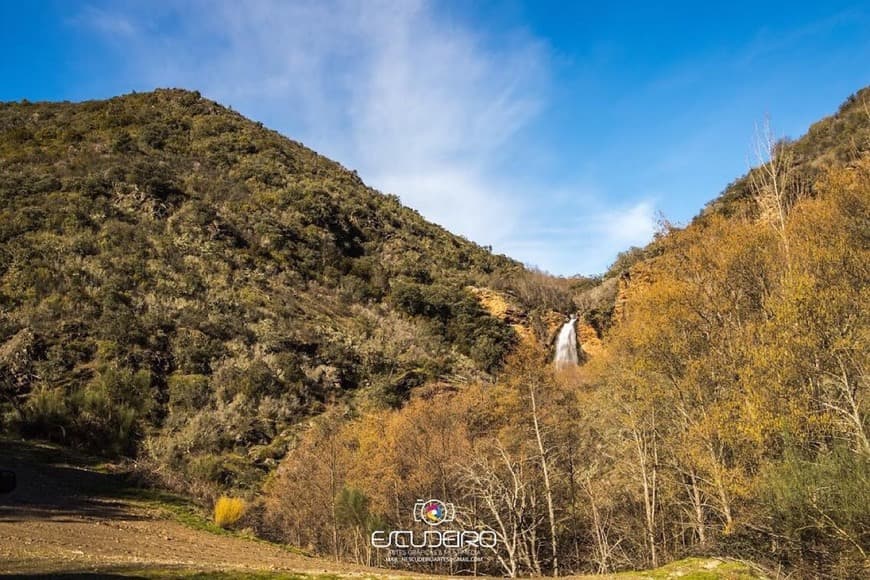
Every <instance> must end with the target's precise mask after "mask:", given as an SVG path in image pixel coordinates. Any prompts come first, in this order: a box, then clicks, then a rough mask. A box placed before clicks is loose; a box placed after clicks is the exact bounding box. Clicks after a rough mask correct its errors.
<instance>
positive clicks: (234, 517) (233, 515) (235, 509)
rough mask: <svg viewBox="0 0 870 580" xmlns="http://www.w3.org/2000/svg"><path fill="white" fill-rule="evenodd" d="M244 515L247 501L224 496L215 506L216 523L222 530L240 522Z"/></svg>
mask: <svg viewBox="0 0 870 580" xmlns="http://www.w3.org/2000/svg"><path fill="white" fill-rule="evenodd" d="M244 513H245V500H243V499H241V498H238V497H227V496H225V495H224V496H221V497H219V498H218V500H217V501H216V502H215V504H214V523H216V524H217V525H219V526H220V527H222V528H229V527H231V526H232V525H233V524H235V523H236V522H238V521H239V520H240V519H241V517H242V516H243V515H244Z"/></svg>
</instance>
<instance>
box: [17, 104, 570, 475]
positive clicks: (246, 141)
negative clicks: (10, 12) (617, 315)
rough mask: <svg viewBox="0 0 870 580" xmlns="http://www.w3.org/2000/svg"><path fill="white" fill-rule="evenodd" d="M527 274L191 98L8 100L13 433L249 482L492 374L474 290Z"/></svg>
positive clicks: (491, 345) (296, 148)
mask: <svg viewBox="0 0 870 580" xmlns="http://www.w3.org/2000/svg"><path fill="white" fill-rule="evenodd" d="M524 275H525V274H524V270H523V269H522V267H521V266H520V265H519V264H517V263H516V262H514V261H512V260H509V259H507V258H505V257H503V256H496V255H493V254H492V253H490V252H489V251H488V250H486V249H484V248H481V247H479V246H477V245H475V244H473V243H471V242H469V241H467V240H465V239H463V238H460V237H457V236H455V235H452V234H450V233H449V232H447V231H446V230H444V229H443V228H441V227H439V226H436V225H434V224H432V223H429V222H427V221H425V220H424V219H423V218H422V217H421V216H420V215H419V214H418V213H416V212H415V211H413V210H410V209H408V208H406V207H404V206H402V204H401V203H400V202H399V200H398V198H397V197H395V196H391V195H383V194H381V193H379V192H378V191H375V190H373V189H371V188H370V187H367V186H366V185H365V184H364V183H363V182H362V181H361V180H360V179H359V177H358V176H357V175H356V173H354V172H352V171H348V170H346V169H345V168H343V167H341V166H340V165H339V164H337V163H335V162H333V161H330V160H328V159H326V158H324V157H322V156H320V155H317V154H316V153H314V152H313V151H311V150H309V149H307V148H305V147H304V146H303V145H301V144H300V143H297V142H294V141H291V140H289V139H287V138H285V137H282V136H281V135H279V134H278V133H276V132H274V131H270V130H267V129H265V128H264V127H263V126H262V125H261V124H258V123H254V122H252V121H249V120H247V119H245V118H244V117H242V116H240V115H239V114H237V113H235V112H233V111H231V110H228V109H226V108H224V107H222V106H220V105H218V104H216V103H214V102H212V101H209V100H207V99H204V98H201V97H200V95H199V94H198V93H194V92H188V91H183V90H158V91H155V92H152V93H144V94H131V95H126V96H122V97H117V98H113V99H110V100H106V101H92V102H84V103H77V104H73V103H27V102H22V103H6V104H2V105H0V344H3V346H2V347H0V348H2V350H3V357H2V359H3V363H2V376H3V383H2V395H3V397H2V399H0V400H2V403H0V425H2V427H3V428H4V429H6V430H11V431H17V432H20V433H22V434H24V435H35V436H41V437H47V438H50V439H52V440H55V441H58V442H61V443H65V444H71V445H77V446H86V447H89V448H91V449H93V450H96V451H98V452H102V453H109V454H115V453H122V454H133V453H135V452H136V449H137V448H139V447H140V446H144V448H146V449H147V454H148V455H149V456H150V457H152V458H156V460H157V461H159V463H160V464H161V465H165V466H169V467H171V468H172V470H173V472H174V471H176V470H177V471H178V473H182V474H184V473H187V474H189V475H190V476H191V477H193V478H194V479H196V480H204V481H209V482H218V483H220V484H223V485H232V486H248V485H252V484H253V483H254V482H255V481H257V480H258V479H259V478H260V477H261V476H262V475H263V473H265V472H266V471H267V469H268V468H269V466H270V465H272V464H273V463H274V461H275V460H276V459H277V458H279V457H281V456H282V455H283V453H284V452H285V448H286V443H287V440H288V438H290V437H291V436H292V428H293V426H294V425H296V424H297V423H298V422H299V421H300V419H302V418H304V417H307V416H311V415H313V414H317V413H319V412H320V411H322V409H323V408H324V406H325V405H327V404H328V403H330V402H335V401H344V402H348V403H352V405H353V406H354V407H355V408H358V407H363V408H365V407H374V408H380V407H384V406H395V405H398V404H400V403H401V402H402V401H403V400H404V399H405V398H406V397H407V395H408V392H409V390H410V389H411V388H413V387H415V386H418V385H422V384H423V383H425V382H427V381H430V380H436V379H439V378H444V377H448V378H450V380H453V381H460V382H461V381H463V380H469V379H479V378H485V377H487V376H489V375H490V374H491V373H493V372H495V371H497V369H498V368H499V367H500V365H501V364H502V359H503V357H504V355H505V353H506V352H507V350H508V349H509V348H510V347H511V345H512V344H513V343H514V342H515V340H516V337H515V335H514V332H513V331H512V329H511V328H510V327H509V326H508V325H507V324H505V323H504V322H502V321H499V320H496V319H495V318H492V317H491V316H489V315H488V314H487V313H486V312H485V311H484V310H482V309H481V307H480V306H479V305H478V303H477V301H476V300H475V299H474V296H473V295H472V294H471V293H470V292H469V291H468V290H467V287H468V286H469V285H474V284H485V283H487V282H488V281H492V282H498V281H501V282H500V284H501V286H502V287H507V286H509V285H510V282H509V281H510V280H514V281H519V280H521V279H523V277H524ZM551 294H552V293H551ZM565 296H566V295H565ZM565 296H563V295H562V294H559V293H558V292H557V293H556V297H555V300H556V302H560V303H561V305H562V307H563V308H565V309H567V308H570V299H567V298H565ZM554 305H556V304H554Z"/></svg>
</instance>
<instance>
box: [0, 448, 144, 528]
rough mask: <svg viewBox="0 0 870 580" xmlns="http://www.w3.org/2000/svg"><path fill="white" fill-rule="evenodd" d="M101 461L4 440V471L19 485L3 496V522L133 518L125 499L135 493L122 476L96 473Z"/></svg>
mask: <svg viewBox="0 0 870 580" xmlns="http://www.w3.org/2000/svg"><path fill="white" fill-rule="evenodd" d="M96 467H97V461H96V460H95V459H93V458H88V457H85V456H78V455H76V454H75V453H74V452H72V451H68V450H62V449H58V448H56V447H54V446H49V445H41V444H38V443H32V442H24V441H17V440H12V439H0V468H2V469H11V470H13V471H14V472H15V474H16V478H17V480H18V485H17V487H16V489H15V490H14V491H13V492H12V493H8V494H2V495H0V522H11V523H14V522H18V521H23V520H33V519H51V520H53V521H81V519H82V518H83V517H84V518H88V517H92V518H98V519H111V518H113V517H118V516H120V515H121V514H123V515H124V517H125V518H126V519H130V518H131V514H130V512H129V511H126V510H124V507H123V506H122V505H121V503H120V500H122V499H123V498H124V497H126V495H127V493H128V492H129V491H130V490H129V486H128V485H127V484H126V482H125V481H124V478H123V476H121V475H117V474H111V473H103V472H100V471H95V469H96Z"/></svg>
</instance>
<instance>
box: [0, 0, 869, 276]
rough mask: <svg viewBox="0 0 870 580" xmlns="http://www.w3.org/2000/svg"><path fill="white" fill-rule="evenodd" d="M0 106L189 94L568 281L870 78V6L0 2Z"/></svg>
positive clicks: (692, 204) (683, 208)
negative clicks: (760, 143) (761, 137)
mask: <svg viewBox="0 0 870 580" xmlns="http://www.w3.org/2000/svg"><path fill="white" fill-rule="evenodd" d="M0 22H2V27H3V28H2V31H3V34H2V35H0V45H2V54H3V55H4V58H3V60H2V61H0V79H2V81H0V100H3V101H9V100H19V99H22V98H26V99H29V100H32V101H36V100H73V101H78V100H85V99H92V98H104V97H109V96H113V95H116V94H122V93H127V92H130V91H133V90H136V91H145V90H150V89H153V88H155V87H166V86H173V87H184V88H190V89H198V90H200V91H201V92H202V93H203V94H204V95H205V96H208V97H210V98H213V99H215V100H217V101H219V102H221V103H223V104H227V105H230V106H232V107H233V108H234V109H236V110H238V111H240V112H242V113H243V114H245V115H247V116H249V117H251V118H253V119H256V120H259V121H262V122H264V123H265V124H266V125H268V126H269V127H272V128H275V129H277V130H279V131H280V132H282V133H284V134H286V135H288V136H290V137H292V138H294V139H297V140H299V141H302V142H303V143H305V144H306V145H308V146H310V147H312V148H314V149H315V150H317V151H319V152H321V153H323V154H325V155H327V156H329V157H332V158H333V159H336V160H337V161H340V162H341V163H342V164H344V165H345V166H346V167H349V168H352V169H357V170H358V171H359V173H360V175H361V176H362V177H363V179H364V180H365V181H366V182H367V183H369V184H370V185H372V186H374V187H377V188H378V189H381V190H383V191H387V192H391V193H396V194H397V195H399V196H400V197H401V198H402V199H403V201H404V202H405V203H406V204H408V205H410V206H412V207H414V208H416V209H418V210H420V211H421V213H422V214H423V215H424V216H426V217H428V218H429V219H431V220H433V221H435V222H437V223H440V224H442V225H444V226H446V227H448V228H449V229H451V230H452V231H454V232H457V233H460V234H463V235H465V236H466V237H468V238H470V239H472V240H474V241H476V242H478V243H481V244H485V245H492V246H493V247H494V249H495V250H496V251H499V252H503V253H507V254H508V255H510V256H512V257H515V258H518V259H520V260H522V261H524V262H526V263H528V264H531V265H535V266H538V267H540V268H542V269H545V270H548V271H550V272H553V273H556V274H565V275H570V274H577V273H580V274H591V273H597V272H601V271H603V270H604V269H605V268H606V267H607V265H608V264H609V263H610V262H611V261H612V260H613V258H614V257H615V255H616V253H617V252H618V251H620V250H623V249H626V248H627V247H629V246H630V245H642V244H643V243H645V242H646V241H648V239H649V238H650V236H651V235H652V232H653V230H654V227H655V222H656V219H657V216H658V215H659V214H660V213H661V214H663V215H664V217H666V218H667V219H668V220H670V221H673V222H677V223H680V222H685V221H687V220H688V219H690V218H691V217H692V216H693V215H695V214H696V213H697V212H698V211H699V210H700V209H701V208H702V207H703V205H704V204H705V203H706V202H707V201H708V200H710V199H712V198H713V197H715V196H716V195H717V194H718V193H719V192H720V191H721V190H722V189H723V188H724V187H725V185H727V183H728V182H730V181H731V180H733V179H734V178H736V177H738V176H739V175H740V174H742V173H744V172H745V171H746V169H747V168H748V167H749V166H750V164H751V162H752V157H751V153H750V152H751V142H752V137H753V134H754V132H755V126H756V124H757V123H759V122H761V121H763V119H764V118H765V116H766V115H769V116H770V118H771V120H772V124H773V126H774V129H775V131H776V132H777V133H778V134H780V135H787V136H792V137H797V136H799V135H801V134H803V133H804V132H805V131H806V130H807V128H808V127H809V125H810V124H811V123H812V122H814V121H816V120H818V119H820V118H821V117H823V116H826V115H828V114H831V113H833V112H834V111H836V109H837V107H838V105H839V104H840V103H841V102H842V101H843V100H845V99H846V97H848V96H849V95H850V94H851V93H853V92H855V91H856V90H858V89H860V88H861V87H862V86H864V85H866V84H868V83H870V7H868V4H867V3H860V2H837V1H833V0H831V1H826V2H794V1H792V2H777V1H773V0H771V1H768V2H722V3H719V4H711V3H705V2H686V3H668V2H658V3H651V2H638V3H632V2H621V3H600V4H598V3H590V2H581V1H575V2H553V1H542V0H538V1H532V0H530V1H520V0H506V1H502V2H494V1H479V2H467V1H464V0H451V1H442V2H438V1H432V2H426V1H417V0H392V1H391V0H365V1H363V0H359V1H357V2H351V1H346V0H305V1H298V2H291V1H278V0H250V1H247V2H235V1H232V0H211V1H208V2H206V1H203V0H197V1H188V2H182V1H176V2H159V1H152V2H148V1H144V0H143V1H139V2H132V1H124V0H116V1H112V2H101V1H91V2H73V1H53V2H50V1H32V2H23V1H22V2H13V1H11V0H7V1H5V2H0Z"/></svg>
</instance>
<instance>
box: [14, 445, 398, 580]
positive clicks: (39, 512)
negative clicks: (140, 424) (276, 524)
mask: <svg viewBox="0 0 870 580" xmlns="http://www.w3.org/2000/svg"><path fill="white" fill-rule="evenodd" d="M0 467H3V468H7V469H13V470H15V472H16V474H17V478H18V487H17V489H16V490H15V491H14V492H12V493H11V494H8V495H0V575H2V574H16V575H17V574H23V575H40V574H46V573H50V574H58V573H66V574H72V573H86V574H88V575H92V574H94V573H98V574H101V575H105V576H106V577H112V576H115V575H117V574H127V575H129V574H131V573H132V574H134V575H135V574H136V570H137V569H153V570H158V571H159V570H169V571H171V570H174V569H177V570H179V572H180V571H182V570H185V571H189V570H221V571H226V572H232V571H236V572H242V571H246V572H254V571H256V572H269V571H287V572H296V573H310V574H341V575H365V576H369V575H384V576H385V575H386V574H385V571H383V570H380V571H379V570H375V569H365V568H361V567H357V566H354V567H352V566H350V565H344V564H338V563H334V562H329V561H326V560H322V559H318V558H308V557H305V556H302V555H299V554H295V553H292V552H289V551H286V550H284V549H283V548H281V547H279V546H276V545H273V544H268V543H265V542H259V541H253V540H248V539H245V538H241V537H236V536H227V535H217V534H213V533H210V532H208V531H204V530H198V529H193V528H191V527H188V526H185V525H183V524H181V523H179V522H177V521H175V520H173V519H171V518H170V517H167V513H166V512H165V511H164V510H161V509H159V508H156V507H149V506H148V505H147V504H142V503H141V502H137V501H135V500H131V499H129V498H128V497H124V490H125V489H126V486H125V485H124V483H123V481H122V479H121V478H120V477H118V476H115V475H111V474H107V473H102V472H100V471H98V470H96V469H95V466H94V465H93V463H92V462H91V463H90V464H89V460H87V459H85V458H82V459H81V460H79V459H78V458H76V459H75V460H74V461H70V454H69V453H68V452H66V451H62V450H59V449H56V448H53V447H50V446H45V445H36V444H31V443H22V442H18V441H11V440H7V439H0Z"/></svg>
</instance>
